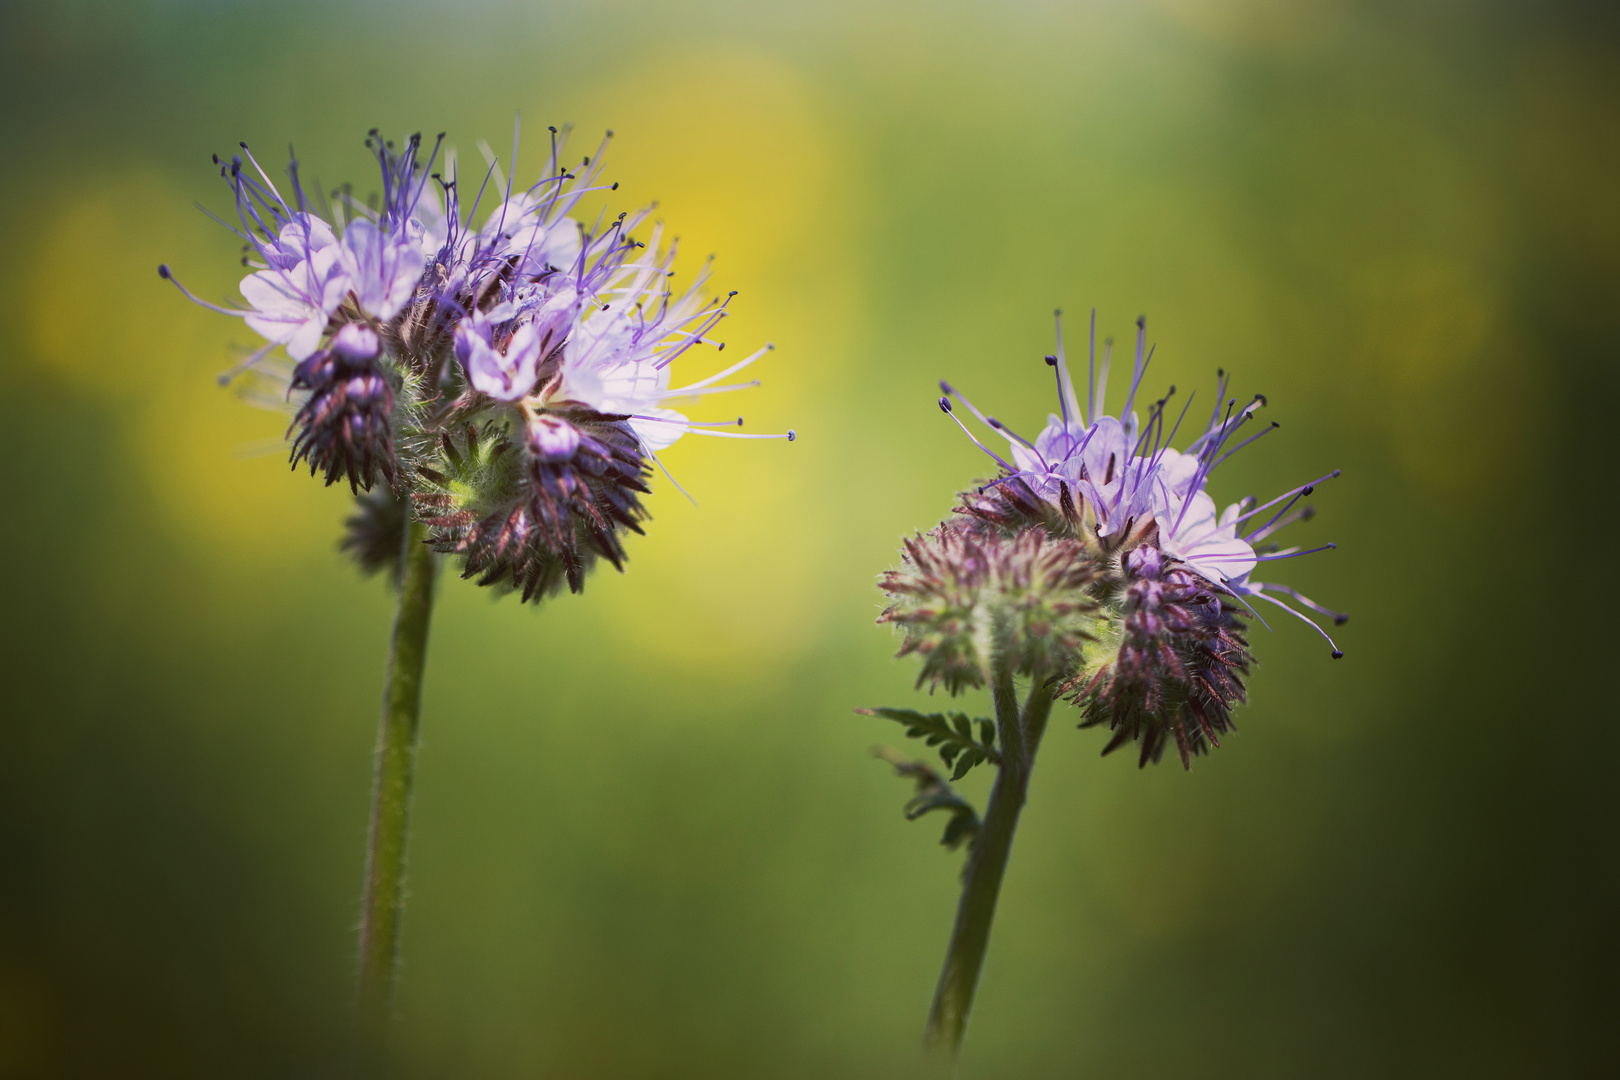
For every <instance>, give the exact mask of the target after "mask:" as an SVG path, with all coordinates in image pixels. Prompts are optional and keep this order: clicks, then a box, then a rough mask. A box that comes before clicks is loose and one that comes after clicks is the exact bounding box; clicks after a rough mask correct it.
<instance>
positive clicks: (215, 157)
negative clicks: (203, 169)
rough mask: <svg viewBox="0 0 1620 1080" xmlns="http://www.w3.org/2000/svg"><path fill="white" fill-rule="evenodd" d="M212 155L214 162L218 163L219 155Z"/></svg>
mask: <svg viewBox="0 0 1620 1080" xmlns="http://www.w3.org/2000/svg"><path fill="white" fill-rule="evenodd" d="M213 157H214V164H215V165H218V164H219V155H218V154H215V155H213Z"/></svg>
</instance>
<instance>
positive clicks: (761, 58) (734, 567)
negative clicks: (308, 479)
mask: <svg viewBox="0 0 1620 1080" xmlns="http://www.w3.org/2000/svg"><path fill="white" fill-rule="evenodd" d="M564 104H566V105H569V106H572V115H574V116H576V117H579V118H581V120H582V123H584V122H588V121H591V120H595V119H597V118H600V120H601V126H602V127H612V128H613V129H614V131H615V138H614V141H613V144H612V146H611V147H610V148H609V151H608V153H609V155H610V156H609V158H608V165H607V170H606V177H607V179H609V180H617V181H619V182H620V184H621V187H620V190H619V191H618V192H615V193H613V200H612V201H610V202H609V203H608V205H609V206H610V207H612V208H613V212H615V213H616V212H617V211H618V210H619V209H624V208H626V207H630V206H636V205H641V204H644V203H645V202H647V201H650V200H652V199H657V200H658V202H659V206H658V211H657V214H656V216H657V217H659V218H662V219H666V220H667V222H668V233H669V234H671V235H675V236H679V237H680V238H681V251H682V257H681V260H680V262H679V263H678V264H677V270H678V271H679V272H680V278H678V279H677V281H676V282H675V287H676V288H677V289H678V288H680V287H681V286H680V283H679V282H680V280H681V279H683V278H684V277H685V275H687V274H689V273H691V272H692V271H693V270H694V269H695V268H696V267H697V265H698V264H699V260H701V259H703V258H706V257H707V256H708V255H709V254H710V253H711V252H717V253H718V254H719V256H720V257H719V260H718V262H717V264H716V267H715V273H714V277H713V278H712V282H713V286H714V291H715V293H717V294H721V293H724V292H727V291H729V290H731V289H737V290H739V296H738V297H737V299H736V301H735V302H734V303H733V304H732V306H731V311H732V312H733V314H732V315H731V316H729V317H728V318H727V320H726V321H725V323H724V324H722V327H721V331H720V332H719V333H717V334H716V335H715V336H716V337H717V338H719V339H721V340H724V341H726V343H727V346H728V348H727V351H726V352H725V354H724V359H722V358H721V357H719V356H717V355H716V354H715V353H714V352H712V351H703V352H702V353H700V354H698V355H695V356H693V357H692V359H690V360H688V359H684V358H683V360H682V361H681V362H679V363H678V364H677V365H676V369H675V379H676V383H677V384H679V383H681V382H686V381H692V380H694V379H696V378H700V377H702V376H704V375H707V374H709V373H710V372H712V371H715V370H717V369H718V368H719V367H721V366H723V365H724V363H725V362H726V361H729V360H731V359H732V358H733V357H737V358H740V357H741V356H742V355H744V353H745V351H750V352H751V351H752V350H753V349H755V348H757V347H759V346H760V345H762V344H763V343H764V342H766V341H773V342H774V343H776V344H777V345H778V346H779V347H778V349H777V351H776V352H775V353H773V354H772V355H771V356H769V357H767V358H766V359H765V360H763V361H761V362H759V363H758V364H756V365H755V366H754V368H753V369H752V370H751V371H750V372H749V374H750V375H751V376H753V377H757V378H759V379H760V380H761V381H762V382H763V385H762V386H761V387H760V388H759V389H756V390H748V391H743V392H740V393H738V394H734V395H727V396H724V397H720V398H710V399H706V400H704V401H702V402H680V401H677V402H672V404H673V405H674V406H675V407H677V408H681V409H683V410H684V411H687V412H689V413H690V415H692V416H693V417H694V418H695V419H728V418H731V417H735V416H737V415H739V414H742V415H745V416H746V417H747V419H748V423H747V427H746V428H745V430H747V431H750V432H763V431H782V430H785V429H786V428H788V427H794V426H799V427H802V426H803V418H804V417H806V416H807V415H810V414H812V413H814V412H816V411H818V402H819V400H820V393H831V387H832V385H833V381H832V379H831V378H830V375H831V374H832V373H835V372H837V371H838V369H840V368H842V367H844V366H845V364H846V362H847V360H846V358H847V356H848V354H849V352H850V344H851V341H852V339H853V337H854V335H855V333H856V330H857V327H858V325H859V320H860V306H859V297H860V284H861V280H862V272H863V269H864V267H863V266H862V265H861V263H860V261H859V259H858V258H856V256H857V254H858V251H857V243H858V235H857V229H858V222H859V200H858V198H857V195H856V191H855V190H854V186H853V185H851V184H849V183H848V181H847V177H849V176H850V175H851V174H852V173H853V172H854V162H852V161H851V160H850V158H849V149H850V148H849V146H848V145H847V144H846V143H844V142H843V141H841V140H840V139H838V138H837V136H836V134H835V132H834V131H833V128H832V125H831V124H830V123H829V122H828V120H827V119H826V118H825V116H824V115H823V110H822V109H821V108H820V107H819V104H818V102H817V100H816V98H815V97H814V96H813V94H812V92H811V90H810V88H809V85H808V84H807V83H806V82H805V80H804V79H803V78H802V77H801V76H800V75H799V74H798V73H797V72H796V71H795V70H794V69H793V68H791V67H790V66H788V65H787V64H785V63H783V62H781V61H779V60H777V59H774V58H772V57H769V56H765V55H761V54H756V53H751V52H748V51H746V50H743V49H738V48H715V49H712V50H709V51H707V52H699V53H698V54H697V55H692V54H690V53H685V54H683V55H682V56H681V58H680V59H679V60H678V61H672V60H666V59H662V58H660V59H656V60H649V61H645V62H631V63H629V64H628V65H627V67H626V69H625V70H624V71H622V72H617V73H614V75H613V77H612V78H610V79H608V80H607V81H606V82H605V83H604V84H603V85H602V87H601V88H600V89H599V90H597V91H595V92H592V93H587V94H586V95H585V96H584V97H583V98H582V99H581V100H579V101H576V102H567V103H564ZM593 126H594V125H593V124H589V123H584V127H585V130H586V131H589V130H590V129H591V128H592V127H593ZM593 216H594V215H593ZM745 377H746V376H745ZM817 435H818V433H817V432H816V431H814V430H806V431H805V432H804V437H803V438H801V440H800V441H799V442H798V443H797V444H795V445H793V446H787V445H786V444H784V443H750V442H740V441H733V440H721V439H706V438H703V437H701V436H694V435H688V436H687V437H686V438H685V439H683V440H682V441H681V442H680V443H679V444H678V445H676V446H674V447H672V448H670V449H669V450H667V451H665V452H664V453H663V454H662V455H661V456H662V458H663V460H664V462H665V463H666V464H667V465H668V466H669V468H670V470H671V471H672V472H673V474H674V475H675V478H676V479H677V480H678V481H679V482H680V483H681V485H682V486H683V487H685V488H686V489H687V490H688V491H689V492H691V493H692V496H693V498H694V499H695V500H696V502H697V505H696V506H694V505H692V504H691V503H689V502H687V501H686V500H685V498H684V497H682V496H681V495H680V494H679V492H677V491H676V490H675V489H674V486H673V484H671V482H670V481H669V480H668V479H667V478H665V477H664V476H663V475H662V474H661V473H660V474H657V475H656V476H655V478H654V486H655V488H656V489H657V495H656V496H655V498H654V499H653V500H652V502H651V504H650V509H651V510H652V512H653V514H654V520H653V521H651V522H650V523H649V524H648V526H647V536H646V537H645V538H633V539H632V540H631V543H630V556H631V562H630V565H629V567H628V568H627V576H626V579H625V580H623V581H615V582H611V583H609V582H598V583H595V584H593V587H592V588H593V592H594V593H595V601H596V603H598V604H601V605H602V611H603V613H604V615H605V617H607V618H608V619H609V620H610V621H611V623H612V625H613V630H614V632H615V633H616V634H617V635H618V636H619V637H620V638H621V639H623V640H625V641H626V642H627V644H629V645H630V646H631V647H634V648H636V649H638V650H640V651H641V652H642V653H643V654H644V655H651V656H654V657H663V658H664V659H666V660H668V661H671V662H675V663H680V664H683V665H690V664H694V663H699V664H704V665H706V666H712V667H714V668H716V669H726V670H732V671H735V670H736V666H737V663H738V661H739V660H748V661H755V662H757V661H762V660H766V659H771V658H775V659H785V658H788V657H791V656H792V655H795V654H796V653H797V651H798V650H799V649H800V648H802V645H803V643H804V640H805V637H806V635H807V634H808V633H810V632H813V630H814V628H815V626H816V625H817V623H818V620H819V619H820V618H821V613H822V612H823V611H824V610H825V602H826V600H827V598H828V596H829V594H830V593H831V590H828V589H826V588H824V587H822V584H821V582H822V581H823V580H824V579H825V578H826V576H827V575H828V574H830V573H835V572H837V571H836V570H835V569H834V568H833V567H832V566H831V565H830V563H829V560H830V559H831V558H833V550H832V545H831V544H830V543H829V539H830V537H829V535H828V528H830V526H828V525H827V524H826V523H827V522H828V521H829V520H830V517H829V515H828V514H827V513H817V512H815V510H814V509H813V508H814V507H816V506H818V505H821V506H827V505H832V504H834V502H835V500H836V498H837V492H836V477H835V475H834V474H833V469H834V466H835V459H834V457H833V456H832V454H830V453H829V446H828V443H827V441H826V440H825V439H822V440H821V441H820V442H818V441H817ZM818 523H819V524H818ZM604 586H605V587H604ZM762 613H763V614H762Z"/></svg>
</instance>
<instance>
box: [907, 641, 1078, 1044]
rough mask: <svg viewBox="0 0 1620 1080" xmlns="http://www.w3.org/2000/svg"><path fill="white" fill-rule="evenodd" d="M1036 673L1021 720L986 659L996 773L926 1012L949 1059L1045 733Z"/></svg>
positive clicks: (998, 663)
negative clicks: (997, 754) (993, 719)
mask: <svg viewBox="0 0 1620 1080" xmlns="http://www.w3.org/2000/svg"><path fill="white" fill-rule="evenodd" d="M1044 683H1045V680H1044V679H1043V678H1042V677H1041V673H1040V672H1037V673H1036V677H1035V680H1034V685H1033V686H1032V687H1031V689H1030V692H1029V694H1028V696H1027V698H1026V699H1025V702H1024V708H1023V712H1022V715H1020V712H1019V708H1018V695H1017V693H1016V691H1015V690H1014V689H1013V680H1012V668H1011V664H1010V662H1009V661H1008V658H1006V657H1005V656H997V657H994V658H993V659H992V679H991V695H992V697H993V698H994V700H995V705H996V728H997V737H998V738H999V740H1000V742H1001V757H1002V761H1001V771H1000V773H999V774H998V775H997V776H996V783H995V787H994V788H993V789H992V790H991V792H990V805H989V806H988V807H987V808H986V810H985V814H984V822H983V824H981V825H980V827H979V833H978V835H977V836H976V837H975V838H974V840H973V847H972V850H971V851H970V852H969V854H968V861H967V866H966V868H964V870H963V872H962V900H961V903H960V904H959V905H958V906H957V909H956V925H955V927H954V928H953V929H952V931H951V943H950V947H949V948H948V949H947V950H946V953H945V967H944V969H943V970H942V971H941V972H940V975H939V985H938V987H937V988H936V989H935V990H934V1004H933V1007H932V1008H931V1009H929V1012H928V1032H927V1036H926V1041H927V1044H928V1045H929V1046H930V1047H933V1048H940V1049H944V1050H945V1051H947V1052H948V1053H949V1054H950V1055H951V1056H952V1057H953V1058H954V1057H955V1055H956V1053H957V1051H958V1050H960V1049H961V1046H962V1035H963V1033H964V1032H965V1031H966V1030H967V1018H968V1011H969V1010H970V1009H971V1008H972V1006H973V990H974V987H975V986H976V985H977V984H978V981H979V970H980V968H982V967H983V966H984V954H985V949H986V947H988V945H989V944H990V924H991V922H992V921H993V920H994V919H995V915H996V898H997V896H998V895H999V894H1000V892H1001V878H1002V875H1003V874H1004V873H1005V872H1006V870H1007V856H1008V855H1009V854H1010V853H1011V851H1012V841H1013V832H1014V830H1016V829H1017V828H1018V815H1019V812H1020V811H1022V810H1023V808H1024V799H1025V796H1026V795H1027V793H1028V791H1029V776H1030V770H1031V768H1032V767H1033V765H1034V763H1035V751H1036V748H1037V747H1039V746H1040V742H1041V736H1042V735H1043V734H1044V733H1045V731H1046V718H1047V715H1048V714H1049V713H1050V712H1051V709H1052V691H1051V688H1050V687H1048V686H1046V685H1045V684H1044Z"/></svg>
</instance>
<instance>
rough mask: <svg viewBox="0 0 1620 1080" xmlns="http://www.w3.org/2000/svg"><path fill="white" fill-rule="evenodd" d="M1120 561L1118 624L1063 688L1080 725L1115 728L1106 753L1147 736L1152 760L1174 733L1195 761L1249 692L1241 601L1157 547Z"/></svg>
mask: <svg viewBox="0 0 1620 1080" xmlns="http://www.w3.org/2000/svg"><path fill="white" fill-rule="evenodd" d="M1120 564H1121V567H1122V569H1123V571H1124V573H1123V576H1122V579H1121V580H1119V581H1118V582H1117V583H1116V584H1115V589H1116V590H1117V591H1116V593H1115V595H1114V596H1113V598H1112V603H1111V604H1110V605H1109V607H1110V609H1111V611H1110V615H1111V617H1110V619H1109V620H1108V622H1109V625H1110V626H1111V628H1112V629H1113V632H1112V633H1111V634H1110V635H1109V639H1108V640H1105V641H1103V642H1100V643H1099V645H1100V647H1099V648H1097V649H1095V650H1094V651H1093V653H1092V655H1091V656H1089V657H1088V658H1087V660H1088V663H1087V665H1086V668H1085V670H1083V671H1081V672H1079V673H1077V674H1076V675H1074V676H1072V677H1071V678H1069V679H1068V680H1066V681H1065V682H1064V683H1062V684H1061V685H1060V686H1059V688H1058V689H1059V691H1060V692H1064V693H1068V694H1070V695H1072V700H1073V701H1074V702H1075V703H1076V704H1077V705H1079V706H1080V707H1081V712H1082V715H1083V717H1084V719H1083V720H1082V721H1081V724H1080V726H1081V727H1093V726H1097V725H1104V726H1106V727H1108V729H1109V730H1110V731H1112V732H1113V738H1112V739H1111V740H1110V741H1109V743H1108V745H1107V746H1105V747H1104V748H1103V753H1105V754H1107V753H1112V752H1113V751H1114V750H1117V749H1119V748H1120V747H1122V746H1125V745H1126V744H1128V743H1131V742H1139V743H1140V745H1141V752H1140V754H1141V756H1140V761H1139V763H1140V764H1143V765H1145V764H1147V763H1148V762H1149V761H1154V762H1156V761H1158V760H1159V757H1160V755H1162V754H1163V753H1164V748H1165V746H1166V744H1167V742H1168V740H1169V739H1171V738H1174V740H1175V744H1176V750H1177V752H1178V753H1179V754H1180V756H1181V763H1182V766H1183V767H1184V768H1190V767H1191V759H1192V756H1193V755H1195V754H1202V753H1205V752H1207V750H1208V749H1209V748H1210V747H1217V746H1220V735H1221V734H1223V733H1224V732H1226V731H1229V730H1231V726H1232V719H1231V710H1232V708H1233V707H1234V706H1236V705H1238V704H1240V703H1242V702H1243V701H1244V700H1245V695H1244V689H1243V677H1244V676H1246V675H1247V674H1248V673H1249V665H1250V663H1251V662H1252V660H1253V657H1252V656H1250V655H1249V649H1248V641H1247V640H1246V639H1245V637H1244V626H1243V623H1242V622H1241V621H1240V620H1239V619H1238V617H1237V616H1238V608H1237V606H1236V605H1235V604H1234V603H1233V602H1232V601H1231V599H1229V597H1228V596H1227V595H1225V594H1223V593H1222V591H1221V590H1219V589H1217V588H1215V587H1213V586H1212V585H1210V583H1209V582H1208V581H1207V580H1206V579H1205V578H1203V577H1201V576H1200V575H1198V574H1196V573H1194V572H1193V571H1191V570H1189V569H1187V567H1186V566H1185V565H1181V564H1177V563H1175V562H1174V561H1172V560H1171V559H1169V558H1168V557H1166V556H1165V555H1164V553H1163V552H1162V551H1161V550H1160V549H1158V548H1156V547H1151V546H1143V547H1139V548H1136V549H1134V550H1133V551H1131V552H1130V553H1129V554H1127V555H1126V556H1125V557H1124V558H1123V559H1122V560H1121V561H1120Z"/></svg>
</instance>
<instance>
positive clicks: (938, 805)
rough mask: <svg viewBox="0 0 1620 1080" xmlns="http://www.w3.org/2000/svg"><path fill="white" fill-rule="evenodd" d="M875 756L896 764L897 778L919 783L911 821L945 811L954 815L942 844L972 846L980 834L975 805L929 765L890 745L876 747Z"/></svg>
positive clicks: (911, 802)
mask: <svg viewBox="0 0 1620 1080" xmlns="http://www.w3.org/2000/svg"><path fill="white" fill-rule="evenodd" d="M872 754H873V756H874V757H880V758H882V759H883V760H884V761H887V762H888V763H889V764H890V765H893V766H894V771H895V774H896V775H898V776H904V777H907V778H908V779H911V780H915V781H916V783H917V790H916V793H915V794H913V795H912V796H911V799H910V800H909V801H907V803H906V807H905V815H906V820H907V821H916V820H917V819H918V818H920V817H922V816H923V815H924V814H927V813H931V812H932V811H935V810H944V811H945V812H946V813H948V814H950V820H949V821H947V822H946V823H945V835H944V836H943V837H942V838H941V839H940V841H939V842H940V843H941V844H944V845H945V847H946V848H948V849H949V850H951V851H955V850H956V849H957V848H959V847H961V846H962V845H963V844H972V842H973V839H974V837H976V836H978V835H979V815H978V813H977V812H976V811H975V810H974V809H973V805H972V804H971V803H969V802H968V801H967V800H966V799H964V798H962V796H960V795H958V794H957V793H956V791H955V790H954V789H953V788H952V787H951V785H950V784H948V783H946V782H945V778H944V777H943V776H941V775H940V774H939V773H938V772H936V771H935V770H934V769H933V768H932V767H931V766H929V765H928V764H927V763H925V762H922V761H913V760H912V759H911V758H908V757H906V756H905V755H904V754H902V753H900V752H899V751H898V750H891V749H889V748H888V747H887V746H874V747H873V748H872Z"/></svg>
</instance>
